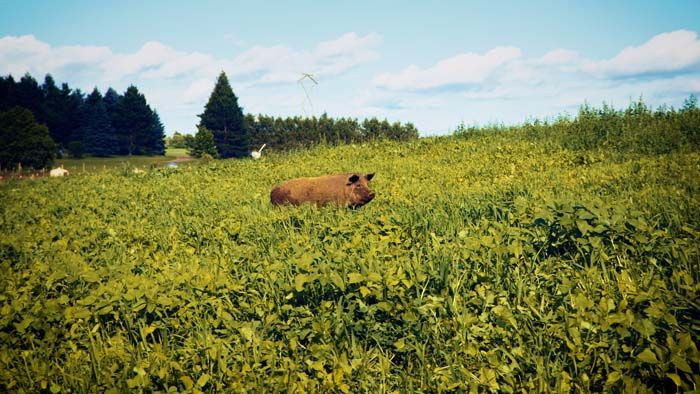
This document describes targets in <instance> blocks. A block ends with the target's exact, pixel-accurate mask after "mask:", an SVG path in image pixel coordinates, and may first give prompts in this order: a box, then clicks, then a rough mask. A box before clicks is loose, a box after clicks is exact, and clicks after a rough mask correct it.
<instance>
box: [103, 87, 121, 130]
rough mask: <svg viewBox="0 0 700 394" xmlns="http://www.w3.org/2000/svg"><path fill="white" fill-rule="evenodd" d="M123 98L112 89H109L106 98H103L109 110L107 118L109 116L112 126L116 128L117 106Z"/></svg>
mask: <svg viewBox="0 0 700 394" xmlns="http://www.w3.org/2000/svg"><path fill="white" fill-rule="evenodd" d="M121 98H122V96H120V95H119V93H117V92H116V91H115V90H114V89H112V88H109V89H107V92H106V93H105V96H104V97H103V98H102V101H103V102H104V103H105V109H106V110H107V116H109V121H110V122H111V123H112V126H114V118H115V116H116V113H117V105H118V104H119V100H121Z"/></svg>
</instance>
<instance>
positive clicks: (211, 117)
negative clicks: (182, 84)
mask: <svg viewBox="0 0 700 394" xmlns="http://www.w3.org/2000/svg"><path fill="white" fill-rule="evenodd" d="M199 117H200V122H199V125H198V127H204V128H206V129H208V130H211V132H212V133H213V135H214V141H215V142H216V148H217V150H218V152H219V155H220V156H221V157H222V158H228V157H244V156H247V155H248V151H249V144H250V143H249V136H248V130H247V128H246V127H245V123H244V119H243V110H242V109H241V108H240V107H239V106H238V98H237V97H236V95H235V94H234V93H233V90H232V89H231V85H230V84H229V82H228V78H227V77H226V74H225V73H224V72H223V71H222V72H221V74H220V75H219V78H218V80H217V81H216V86H215V87H214V91H213V92H212V93H211V96H209V101H208V102H207V104H206V106H205V107H204V113H203V114H201V115H199Z"/></svg>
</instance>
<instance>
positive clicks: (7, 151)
mask: <svg viewBox="0 0 700 394" xmlns="http://www.w3.org/2000/svg"><path fill="white" fill-rule="evenodd" d="M55 152H56V144H54V142H53V141H52V140H51V137H50V136H49V130H48V129H47V128H46V126H44V125H40V124H37V123H36V120H35V119H34V115H32V113H31V111H29V110H28V109H26V108H22V107H14V108H12V109H10V110H8V111H6V112H2V113H0V167H2V168H3V169H14V168H16V167H17V165H18V164H21V165H22V167H24V168H34V169H41V168H46V167H49V166H50V165H51V163H52V162H53V159H54V157H55Z"/></svg>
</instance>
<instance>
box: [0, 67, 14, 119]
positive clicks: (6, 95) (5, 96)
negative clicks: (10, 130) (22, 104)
mask: <svg viewBox="0 0 700 394" xmlns="http://www.w3.org/2000/svg"><path fill="white" fill-rule="evenodd" d="M16 85H17V83H16V82H15V79H14V78H13V77H12V75H8V76H7V77H0V112H3V111H7V110H8V109H10V108H12V107H13V106H15V105H16V103H15V89H16Z"/></svg>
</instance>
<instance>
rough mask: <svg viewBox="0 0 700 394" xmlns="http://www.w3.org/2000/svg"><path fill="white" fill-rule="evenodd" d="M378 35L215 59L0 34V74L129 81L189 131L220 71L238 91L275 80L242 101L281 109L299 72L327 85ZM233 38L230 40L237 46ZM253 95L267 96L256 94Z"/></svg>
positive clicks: (367, 56) (118, 84) (77, 81)
mask: <svg viewBox="0 0 700 394" xmlns="http://www.w3.org/2000/svg"><path fill="white" fill-rule="evenodd" d="M227 39H230V40H235V37H234V36H227ZM380 40H381V38H380V36H379V35H378V34H376V33H369V34H365V35H359V34H357V33H352V32H351V33H346V34H343V35H341V36H339V37H337V38H336V39H333V40H329V41H323V42H319V43H318V44H317V45H316V46H314V47H311V48H309V49H301V50H299V49H294V48H291V47H289V46H285V45H274V46H253V47H250V48H248V49H246V50H242V51H239V53H237V54H235V55H234V56H231V57H228V58H216V57H214V56H211V55H209V54H206V53H201V52H184V51H178V50H176V49H175V48H172V47H170V46H168V45H165V44H163V43H160V42H157V41H148V42H146V43H144V44H143V45H142V46H141V48H139V49H138V50H137V51H134V52H127V53H119V52H114V51H112V50H111V49H110V48H108V47H104V46H87V45H72V46H52V45H49V44H47V43H45V42H43V41H41V40H40V39H37V38H36V37H34V36H31V35H26V36H20V37H13V36H6V37H0V75H7V74H12V75H14V76H15V77H20V76H22V75H24V74H25V73H27V72H29V73H30V74H32V75H33V76H34V77H35V78H37V79H39V80H41V79H43V76H44V75H45V74H49V73H50V74H52V75H53V76H54V78H55V79H56V80H57V81H59V82H67V83H68V84H69V85H70V86H71V87H73V88H80V89H81V90H83V91H90V90H92V88H93V87H94V86H98V87H100V90H102V91H105V90H106V89H107V87H108V86H112V87H114V88H116V89H117V90H118V91H120V90H123V89H125V88H126V87H127V86H128V85H130V84H135V85H136V86H138V87H139V90H141V91H142V92H144V94H146V96H147V98H148V100H149V103H150V104H152V105H153V106H154V107H155V108H157V109H158V110H159V113H160V115H161V118H162V120H163V122H164V123H165V124H166V127H168V128H169V129H170V128H171V127H172V128H176V129H178V130H181V131H194V130H193V128H194V125H195V124H196V123H197V118H196V116H195V115H196V114H197V113H200V112H201V108H202V106H203V104H204V101H205V100H206V98H207V96H208V94H209V93H210V92H211V89H212V88H213V85H214V83H215V82H216V77H217V75H218V74H219V73H220V72H221V71H225V72H226V73H227V75H228V77H229V80H230V81H231V84H232V86H233V88H234V90H235V91H236V93H237V94H238V95H239V97H241V96H240V94H241V93H242V92H246V90H247V89H255V88H256V87H259V88H260V89H264V87H265V86H271V85H274V86H275V88H276V89H279V88H280V87H281V86H280V84H282V85H285V86H286V88H285V92H286V93H285V94H286V96H284V97H282V96H280V94H277V95H276V96H274V99H270V98H269V97H270V96H269V94H270V92H268V91H262V90H258V91H256V92H254V93H253V92H250V91H249V92H250V93H251V94H250V95H248V96H247V97H246V100H248V102H250V103H253V105H255V106H256V107H257V108H264V110H263V112H267V109H268V108H271V107H273V106H276V108H279V107H280V106H281V107H284V108H287V107H289V106H290V104H289V103H290V102H294V103H297V106H298V102H300V101H299V99H298V98H296V96H294V95H295V94H297V93H298V92H295V91H294V89H297V88H298V86H297V80H298V79H299V78H300V76H301V75H302V74H301V73H310V74H313V75H314V76H316V77H317V80H318V79H320V78H323V79H324V83H331V82H332V81H333V78H334V77H336V76H339V75H342V74H345V73H347V72H349V71H350V70H352V69H353V68H355V67H357V66H359V65H362V64H366V63H369V62H372V61H374V60H375V59H377V58H378V56H379V55H378V52H377V46H378V44H379V42H380ZM235 41H236V42H235V44H236V45H244V42H242V41H240V40H235ZM255 94H258V95H268V96H267V98H266V97H262V98H259V97H254V95H255ZM275 100H277V101H275ZM280 100H281V101H280ZM261 103H262V104H261ZM183 112H186V113H188V114H189V117H190V118H191V122H190V124H189V125H183V124H176V125H172V124H169V121H170V120H171V119H175V122H180V123H181V122H182V119H184V118H186V116H183Z"/></svg>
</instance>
